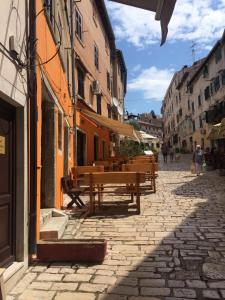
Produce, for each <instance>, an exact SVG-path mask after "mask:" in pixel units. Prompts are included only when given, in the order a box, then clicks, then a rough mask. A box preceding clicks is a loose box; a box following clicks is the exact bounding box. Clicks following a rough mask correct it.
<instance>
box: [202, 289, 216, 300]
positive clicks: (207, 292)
mask: <svg viewBox="0 0 225 300" xmlns="http://www.w3.org/2000/svg"><path fill="white" fill-rule="evenodd" d="M202 293H203V297H204V298H206V299H220V295H219V293H218V292H217V291H213V290H203V292H202Z"/></svg>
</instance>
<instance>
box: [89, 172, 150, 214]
mask: <svg viewBox="0 0 225 300" xmlns="http://www.w3.org/2000/svg"><path fill="white" fill-rule="evenodd" d="M84 182H85V183H86V184H88V185H89V188H90V195H89V197H90V209H89V213H90V214H93V213H94V212H95V197H94V191H95V189H96V186H98V185H104V186H105V185H106V187H107V189H103V190H101V194H105V193H106V194H117V188H118V186H119V185H120V186H123V187H124V189H123V192H121V189H120V190H119V192H118V194H120V195H121V193H123V194H130V195H131V199H132V200H133V198H134V196H136V206H137V212H138V214H139V213H140V183H143V182H145V173H140V172H107V173H90V174H85V175H84ZM127 186H129V188H127ZM100 205H101V203H100V202H99V203H98V206H99V208H100Z"/></svg>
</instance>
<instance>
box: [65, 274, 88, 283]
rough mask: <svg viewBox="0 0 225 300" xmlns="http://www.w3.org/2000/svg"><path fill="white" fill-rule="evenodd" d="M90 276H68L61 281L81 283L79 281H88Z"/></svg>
mask: <svg viewBox="0 0 225 300" xmlns="http://www.w3.org/2000/svg"><path fill="white" fill-rule="evenodd" d="M91 277H92V275H88V274H69V275H66V276H65V277H64V279H63V281H65V282H81V281H89V280H90V279H91Z"/></svg>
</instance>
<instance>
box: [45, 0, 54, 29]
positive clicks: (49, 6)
mask: <svg viewBox="0 0 225 300" xmlns="http://www.w3.org/2000/svg"><path fill="white" fill-rule="evenodd" d="M45 6H46V12H47V14H48V16H49V19H50V21H51V23H54V13H53V1H52V0H45Z"/></svg>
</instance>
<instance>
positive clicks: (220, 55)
mask: <svg viewBox="0 0 225 300" xmlns="http://www.w3.org/2000/svg"><path fill="white" fill-rule="evenodd" d="M215 58H216V63H218V62H219V61H220V60H221V58H222V52H221V47H218V48H217V49H216V52H215Z"/></svg>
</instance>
